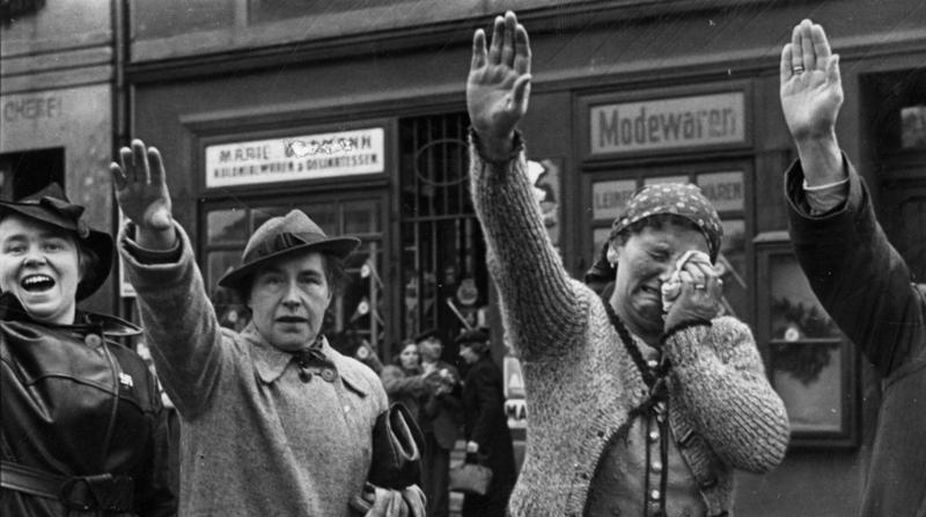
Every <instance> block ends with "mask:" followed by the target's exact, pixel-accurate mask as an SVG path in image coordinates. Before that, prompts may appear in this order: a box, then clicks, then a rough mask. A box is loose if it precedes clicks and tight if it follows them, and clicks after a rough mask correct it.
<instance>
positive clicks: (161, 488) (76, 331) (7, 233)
mask: <svg viewBox="0 0 926 517" xmlns="http://www.w3.org/2000/svg"><path fill="white" fill-rule="evenodd" d="M83 211H84V209H83V207H81V206H78V205H75V204H72V203H70V202H69V201H68V199H67V197H65V195H64V192H63V191H62V190H61V187H60V186H59V185H57V184H51V185H49V186H47V187H46V188H44V189H42V190H41V191H39V192H37V193H35V194H32V195H30V196H27V197H26V198H23V199H21V200H19V201H17V202H9V201H3V202H0V291H2V295H0V359H2V363H0V365H2V366H0V393H2V397H0V401H2V412H0V458H2V460H3V462H2V465H0V481H2V483H0V484H2V491H0V515H10V516H13V515H33V516H59V515H60V516H64V515H74V513H73V512H74V511H77V510H80V512H81V513H80V515H86V516H91V515H94V516H98V515H106V516H117V515H125V516H128V515H146V516H160V515H174V514H175V513H176V499H175V497H174V494H173V493H172V492H171V490H170V489H169V487H168V481H167V475H168V466H167V431H166V420H165V415H164V412H163V410H162V406H161V398H160V395H159V393H158V389H157V382H156V381H155V379H154V377H153V375H152V374H151V372H150V370H149V369H148V367H147V365H146V364H145V363H144V361H143V360H142V359H141V357H139V356H138V355H137V354H136V353H135V352H133V351H132V350H130V349H128V348H126V347H124V346H122V345H120V344H118V343H116V342H114V341H111V339H112V338H116V337H126V336H135V335H137V334H139V331H138V328H137V327H134V326H133V325H131V324H129V323H126V322H124V321H121V320H119V319H117V318H114V317H111V316H103V315H100V314H92V313H88V312H83V311H79V310H78V309H77V302H78V301H80V300H83V299H84V298H86V297H88V296H90V295H91V294H93V293H94V292H95V291H96V290H97V289H98V288H99V287H100V285H102V284H103V282H104V281H105V280H106V277H107V276H108V275H109V271H110V268H111V265H112V259H113V242H112V238H111V237H110V236H109V235H108V234H106V233H103V232H100V231H97V230H94V229H92V228H89V227H88V226H87V224H86V222H85V221H84V219H83V217H82V215H83Z"/></svg>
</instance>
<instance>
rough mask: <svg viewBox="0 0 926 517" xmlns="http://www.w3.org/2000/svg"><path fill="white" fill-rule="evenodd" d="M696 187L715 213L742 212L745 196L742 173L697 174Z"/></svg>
mask: <svg viewBox="0 0 926 517" xmlns="http://www.w3.org/2000/svg"><path fill="white" fill-rule="evenodd" d="M698 186H699V187H701V192H703V193H704V197H706V198H707V199H708V201H710V202H711V204H712V205H714V208H715V209H717V211H719V212H723V211H727V210H743V206H744V204H745V197H746V196H745V192H744V190H745V186H744V185H743V173H742V172H739V171H733V172H712V173H709V174H699V175H698Z"/></svg>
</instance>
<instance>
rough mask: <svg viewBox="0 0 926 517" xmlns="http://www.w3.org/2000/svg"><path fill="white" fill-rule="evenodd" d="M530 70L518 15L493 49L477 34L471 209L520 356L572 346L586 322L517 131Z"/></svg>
mask: <svg viewBox="0 0 926 517" xmlns="http://www.w3.org/2000/svg"><path fill="white" fill-rule="evenodd" d="M530 66H531V51H530V44H529V42H528V36H527V31H526V30H525V29H524V26H522V25H520V24H519V23H518V21H517V18H516V17H515V15H514V13H512V12H508V13H506V14H505V16H504V17H501V16H499V17H497V18H496V19H495V25H494V29H493V36H492V42H491V46H490V47H489V48H488V49H487V48H486V35H485V33H484V32H483V31H482V30H481V29H480V30H477V31H476V32H475V34H474V36H473V59H472V64H471V68H470V72H469V78H468V80H467V83H466V100H467V108H468V110H469V116H470V121H471V122H472V126H473V134H472V135H471V140H472V141H471V149H470V168H471V170H470V173H471V179H472V184H471V187H472V193H473V206H474V207H475V209H476V214H477V216H478V217H479V220H480V222H481V223H482V227H483V229H484V232H485V236H486V243H487V261H488V266H489V270H490V271H491V273H492V275H493V277H494V279H495V282H496V285H497V286H498V288H499V293H500V298H501V300H502V305H503V308H504V313H505V323H506V326H507V327H508V328H509V332H510V333H511V336H512V338H513V339H512V341H513V342H514V345H515V347H516V348H517V349H518V351H519V352H520V353H521V354H522V358H527V357H528V356H530V355H531V352H532V351H541V350H550V349H551V347H552V346H553V345H558V344H562V343H563V342H564V341H568V340H569V336H570V334H572V335H577V334H578V332H579V331H580V328H579V327H580V325H581V324H582V322H583V321H584V319H583V317H582V316H583V313H582V307H581V304H580V303H579V302H578V301H577V296H576V293H575V289H576V286H574V285H571V284H570V278H569V275H568V274H567V272H566V270H565V269H564V268H563V265H562V262H561V260H560V257H559V254H558V253H557V252H556V250H555V249H554V248H553V245H552V243H551V242H550V239H549V236H548V235H547V233H546V229H545V228H544V225H543V220H542V217H541V214H540V208H539V206H538V204H537V202H536V200H535V199H534V197H533V189H532V185H531V183H530V181H529V179H528V177H527V174H526V163H525V159H524V153H523V148H522V142H521V140H520V137H519V136H518V134H517V133H516V126H517V123H518V121H519V120H520V119H521V117H523V116H524V114H525V112H526V111H527V105H528V100H529V97H530V81H531V75H530Z"/></svg>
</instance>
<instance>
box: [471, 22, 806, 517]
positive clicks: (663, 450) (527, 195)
mask: <svg viewBox="0 0 926 517" xmlns="http://www.w3.org/2000/svg"><path fill="white" fill-rule="evenodd" d="M530 60H531V56H530V48H529V44H528V37H527V32H526V31H525V29H524V27H523V26H521V25H519V24H518V23H517V19H516V18H515V15H514V14H513V13H510V12H509V13H507V14H506V15H505V16H504V17H501V16H499V17H497V18H496V20H495V25H494V34H493V37H492V42H491V47H490V48H489V49H488V50H487V49H486V36H485V34H484V32H483V31H482V30H479V31H476V34H475V37H474V40H473V60H472V67H471V69H470V74H469V80H468V83H467V104H468V108H469V115H470V120H471V121H472V124H473V128H474V131H473V132H472V134H471V153H470V156H471V175H472V178H471V179H472V192H473V204H474V207H475V209H476V213H477V215H478V217H479V220H480V222H481V223H482V226H483V229H484V234H485V236H486V243H487V260H488V264H489V267H490V271H491V273H492V275H493V277H494V279H495V282H496V285H497V286H498V292H499V298H500V301H501V303H500V305H501V307H502V310H503V318H502V320H503V321H504V322H505V324H506V326H507V332H508V335H509V336H510V338H511V342H512V345H513V346H514V347H515V349H516V350H517V352H518V354H519V356H520V359H521V361H522V363H523V369H524V381H525V391H526V394H527V407H528V430H527V451H526V458H525V461H524V465H523V468H522V470H521V473H520V477H519V478H518V482H517V484H516V486H515V489H514V493H513V494H512V498H511V502H510V504H509V511H510V512H511V514H512V515H518V516H520V515H594V516H598V515H616V514H620V515H633V516H655V515H668V516H679V515H690V516H719V515H731V514H732V507H733V473H734V469H742V470H747V471H752V472H765V471H768V470H769V469H771V468H773V467H775V466H776V465H778V463H779V462H780V461H781V460H782V458H783V457H784V453H785V449H786V447H787V444H788V437H789V426H788V419H787V415H786V414H785V410H784V405H783V404H782V402H781V399H780V398H779V397H778V395H777V394H776V393H775V392H774V390H773V389H772V387H771V386H770V385H769V383H768V380H767V379H766V376H765V371H764V367H763V365H762V359H761V357H760V356H759V353H758V351H757V349H756V345H755V341H754V339H753V337H752V335H751V333H750V331H749V329H748V327H747V326H746V325H745V324H743V323H742V322H740V321H738V320H736V319H734V318H732V317H727V316H724V317H718V310H719V307H720V304H719V299H720V293H721V287H720V280H719V278H718V274H717V270H716V269H715V268H714V267H713V266H712V262H713V261H714V260H715V259H716V256H717V253H718V251H719V243H720V231H721V230H720V223H719V220H718V218H717V213H716V212H715V211H714V210H713V208H711V207H710V204H709V203H708V202H707V200H706V199H704V197H703V196H702V195H701V194H700V192H698V190H697V188H695V187H691V186H686V185H679V184H675V185H667V186H653V187H650V188H647V189H644V190H643V191H642V192H640V193H639V194H638V195H637V196H635V197H634V198H633V199H632V200H631V201H630V206H629V208H628V210H627V212H626V213H625V214H624V215H623V216H622V217H621V218H619V219H618V220H617V221H615V224H614V227H613V232H612V235H611V239H610V242H609V243H608V249H607V251H606V254H605V255H606V257H607V260H608V262H609V263H610V264H609V265H608V267H606V268H604V269H605V270H606V271H607V272H609V273H607V274H609V275H610V276H611V278H612V280H613V281H614V290H613V294H612V295H611V297H610V298H608V299H607V300H602V299H600V298H599V297H598V296H597V294H596V293H595V292H594V291H593V290H592V289H590V288H589V287H588V286H586V285H585V284H583V283H582V282H579V281H577V280H574V279H572V278H570V276H569V274H568V273H567V272H566V270H565V269H564V267H563V265H562V262H561V260H560V258H559V255H558V253H557V251H556V250H555V249H554V247H553V246H552V245H551V243H550V240H549V238H548V236H547V233H546V231H545V229H544V226H543V221H542V220H541V217H540V212H539V210H538V207H537V205H536V202H535V201H534V197H533V193H532V190H531V184H530V182H529V180H528V177H527V174H525V169H526V165H525V158H524V152H523V151H524V150H523V141H522V139H521V137H520V135H519V134H518V133H517V132H516V131H515V127H516V125H517V123H518V121H519V119H520V118H521V117H522V116H523V115H524V113H525V112H526V109H527V103H528V98H529V93H530V79H531V76H530Z"/></svg>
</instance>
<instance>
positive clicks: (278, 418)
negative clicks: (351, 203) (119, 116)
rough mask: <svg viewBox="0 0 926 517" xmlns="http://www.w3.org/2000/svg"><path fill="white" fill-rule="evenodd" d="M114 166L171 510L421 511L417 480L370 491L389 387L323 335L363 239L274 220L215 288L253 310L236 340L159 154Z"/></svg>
mask: <svg viewBox="0 0 926 517" xmlns="http://www.w3.org/2000/svg"><path fill="white" fill-rule="evenodd" d="M111 172H112V175H113V181H114V183H115V190H116V199H117V200H118V202H119V205H120V206H121V207H122V209H123V211H124V212H125V215H126V217H127V218H128V219H129V221H130V222H129V223H128V224H126V226H125V227H124V228H123V229H122V232H121V233H120V235H119V248H120V251H121V253H122V257H123V258H124V260H125V263H126V269H127V272H128V275H129V279H130V281H131V282H132V285H133V286H134V287H135V290H136V292H137V296H138V302H139V309H140V312H141V319H142V322H143V323H144V326H145V336H146V338H147V341H148V345H149V346H150V348H151V355H152V358H153V359H154V363H155V365H156V366H157V369H158V373H159V375H160V376H161V379H162V381H163V383H164V388H165V391H166V392H167V393H168V395H170V398H171V400H172V401H173V402H174V404H175V405H176V407H177V410H178V412H179V414H180V418H181V424H182V425H181V427H180V435H181V451H180V461H181V476H182V479H181V489H180V490H181V493H180V500H181V505H180V506H181V508H180V512H181V513H182V514H183V515H293V516H296V515H319V516H326V517H327V516H331V517H339V516H341V517H348V516H353V515H357V511H356V508H364V506H365V504H369V503H372V509H370V510H369V511H370V512H371V513H367V515H370V516H377V515H413V516H423V514H424V500H423V496H422V495H421V491H420V489H418V488H417V486H415V485H412V484H411V483H414V481H416V480H411V481H410V484H409V485H405V486H403V487H401V488H400V489H395V490H391V489H385V488H383V487H371V486H370V485H369V484H368V483H367V481H368V479H369V477H370V473H371V467H373V466H375V465H374V464H373V456H374V453H375V451H374V448H373V430H374V426H375V423H376V421H377V418H378V416H379V415H380V414H382V413H383V412H384V411H385V410H386V409H387V398H386V393H385V391H384V390H383V385H382V383H381V382H380V380H379V377H378V376H377V375H376V374H375V373H374V372H373V370H371V369H370V368H368V367H366V366H364V365H363V364H361V363H360V362H359V361H357V360H356V359H353V358H351V357H347V356H344V355H342V354H340V353H338V352H337V351H336V350H335V349H334V348H333V347H332V346H331V345H330V343H329V342H328V339H327V338H326V337H325V336H324V334H323V333H322V331H321V329H322V321H323V319H324V315H325V312H326V311H327V309H328V307H329V305H330V304H331V303H332V300H334V298H335V288H336V285H337V281H338V279H339V277H340V276H341V275H342V274H343V273H340V272H341V271H342V267H341V266H340V264H341V261H342V260H343V259H344V258H346V257H347V256H348V255H349V254H350V253H351V252H352V251H353V250H354V249H355V248H356V247H357V245H358V244H359V240H358V239H356V238H353V237H337V236H332V237H329V236H328V235H326V234H325V232H324V231H322V229H321V228H320V227H319V226H318V225H317V224H316V223H315V222H314V221H312V219H311V218H309V216H308V215H306V214H305V213H304V212H302V211H301V210H292V211H290V212H289V213H287V214H286V215H285V216H280V217H273V218H270V219H269V220H267V221H266V222H264V223H263V224H262V225H261V226H260V227H259V228H257V229H256V230H255V231H254V233H253V234H252V235H251V237H250V239H249V240H248V243H247V245H246V246H245V249H244V252H243V253H242V256H241V264H240V265H239V266H238V267H236V268H234V269H232V270H231V271H229V272H228V273H226V274H225V275H224V276H223V277H222V278H221V279H220V280H219V285H220V286H223V287H227V288H230V289H234V290H235V291H237V292H238V293H239V294H240V296H241V299H242V300H244V302H245V305H246V307H247V308H248V310H249V311H250V313H251V317H250V322H249V323H248V324H247V326H245V328H244V329H242V330H241V332H234V331H231V330H229V329H223V328H220V327H219V322H218V319H217V317H216V314H215V311H214V309H213V307H212V305H211V304H210V303H209V300H208V298H207V295H206V290H205V288H204V286H203V279H202V277H201V275H200V272H199V269H198V268H197V267H196V262H195V260H194V258H193V246H192V244H191V243H190V240H189V237H188V236H187V234H186V232H184V230H183V228H182V227H181V226H180V225H179V224H178V223H177V222H176V221H174V220H173V216H172V213H171V199H170V195H169V193H168V190H167V184H166V181H165V172H164V166H163V162H162V160H161V155H160V153H159V152H158V151H157V150H156V149H155V148H153V147H151V148H148V147H146V146H145V144H144V143H143V142H141V141H140V140H135V141H133V142H132V147H131V148H123V149H122V151H121V157H120V163H118V164H116V163H114V164H112V166H111ZM409 476H410V477H411V474H409ZM396 481H398V480H396ZM361 497H362V498H363V499H364V500H361V501H358V500H357V498H361ZM387 510H388V511H387Z"/></svg>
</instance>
